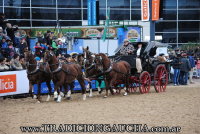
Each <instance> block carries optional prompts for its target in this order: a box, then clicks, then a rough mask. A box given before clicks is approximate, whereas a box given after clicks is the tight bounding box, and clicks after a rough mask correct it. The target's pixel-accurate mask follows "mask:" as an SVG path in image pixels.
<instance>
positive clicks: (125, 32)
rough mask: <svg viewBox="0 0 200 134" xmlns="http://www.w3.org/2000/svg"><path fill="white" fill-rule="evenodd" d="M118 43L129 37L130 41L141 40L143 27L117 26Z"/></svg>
mask: <svg viewBox="0 0 200 134" xmlns="http://www.w3.org/2000/svg"><path fill="white" fill-rule="evenodd" d="M117 36H118V39H119V40H118V45H120V44H122V43H123V40H124V39H128V40H129V41H130V42H140V41H141V27H127V28H126V29H125V28H117Z"/></svg>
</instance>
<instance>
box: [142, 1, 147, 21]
mask: <svg viewBox="0 0 200 134" xmlns="http://www.w3.org/2000/svg"><path fill="white" fill-rule="evenodd" d="M141 15H142V16H141V18H142V21H149V0H141Z"/></svg>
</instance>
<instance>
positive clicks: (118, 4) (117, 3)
mask: <svg viewBox="0 0 200 134" xmlns="http://www.w3.org/2000/svg"><path fill="white" fill-rule="evenodd" d="M107 2H108V7H110V8H130V0H108V1H107Z"/></svg>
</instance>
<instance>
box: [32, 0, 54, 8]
mask: <svg viewBox="0 0 200 134" xmlns="http://www.w3.org/2000/svg"><path fill="white" fill-rule="evenodd" d="M31 6H32V7H56V0H31Z"/></svg>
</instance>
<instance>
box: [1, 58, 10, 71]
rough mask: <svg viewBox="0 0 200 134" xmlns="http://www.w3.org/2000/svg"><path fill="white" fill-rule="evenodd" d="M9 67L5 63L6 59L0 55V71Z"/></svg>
mask: <svg viewBox="0 0 200 134" xmlns="http://www.w3.org/2000/svg"><path fill="white" fill-rule="evenodd" d="M9 69H10V68H9V67H8V66H7V65H6V59H5V58H4V57H0V72H3V71H8V70H9Z"/></svg>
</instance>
